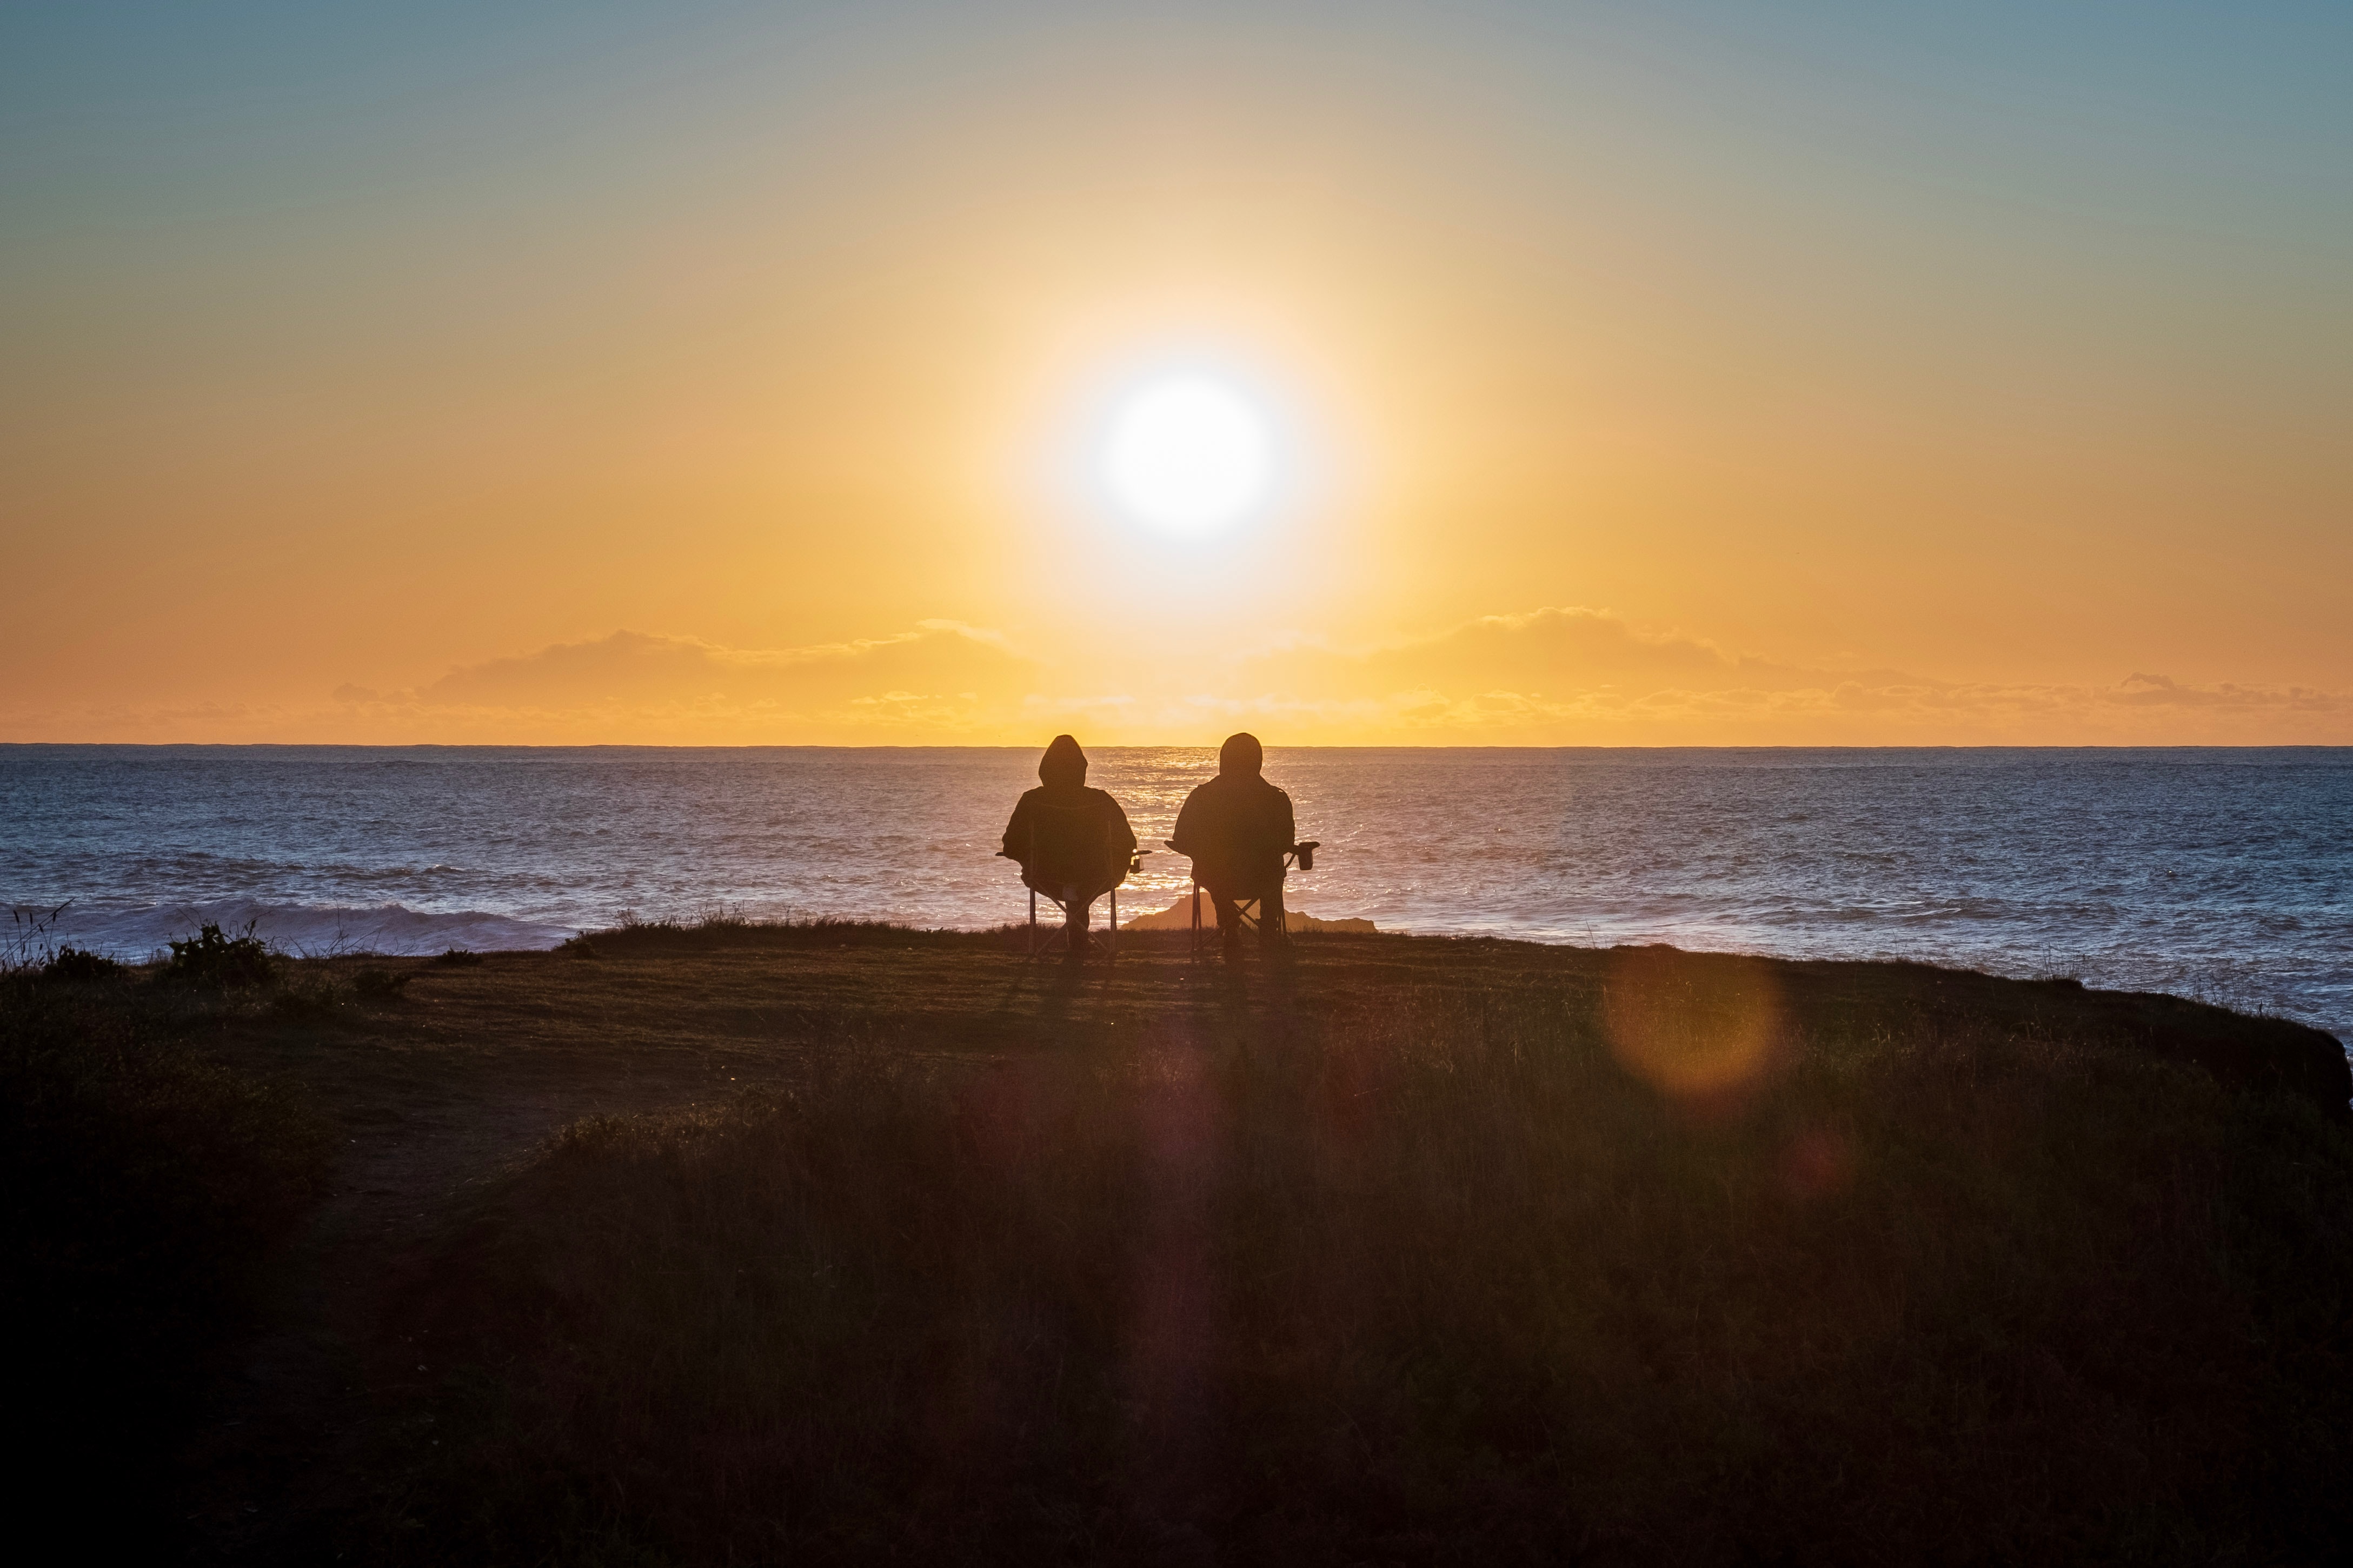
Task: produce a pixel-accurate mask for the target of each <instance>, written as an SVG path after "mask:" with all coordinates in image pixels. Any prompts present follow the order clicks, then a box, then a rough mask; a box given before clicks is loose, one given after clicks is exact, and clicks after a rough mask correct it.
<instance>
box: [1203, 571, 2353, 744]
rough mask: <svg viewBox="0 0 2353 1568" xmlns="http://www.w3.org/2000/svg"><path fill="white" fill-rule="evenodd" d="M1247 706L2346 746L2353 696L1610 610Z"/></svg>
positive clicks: (1789, 734) (1640, 725)
mask: <svg viewBox="0 0 2353 1568" xmlns="http://www.w3.org/2000/svg"><path fill="white" fill-rule="evenodd" d="M1242 674H1243V679H1244V681H1245V683H1246V684H1247V686H1248V687H1249V688H1250V689H1252V690H1254V691H1257V692H1259V693H1260V695H1259V696H1257V697H1255V698H1252V699H1245V700H1237V701H1234V702H1232V703H1231V704H1230V705H1229V708H1230V710H1231V711H1233V712H1234V713H1236V714H1237V715H1240V714H1243V713H1257V714H1261V715H1263V716H1265V717H1266V718H1268V719H1269V720H1280V721H1285V722H1288V723H1289V724H1290V725H1292V726H1293V729H1294V731H1306V732H1308V733H1312V734H1314V735H1316V736H1318V737H1319V738H1321V737H1324V736H1331V737H1337V736H1339V735H1343V734H1345V735H1346V736H1348V737H1349V738H1351V739H1357V740H1381V741H1388V742H1406V743H1419V744H1445V743H1449V742H1453V743H1472V744H1478V743H1493V744H1518V745H1563V744H1568V745H1576V744H1603V745H1619V744H1626V745H1645V744H1648V745H1722V744H1732V745H1777V744H1778V745H1883V744H1899V743H1921V744H1983V743H1995V744H2000V743H2010V744H2104V743H2105V744H2152V745H2162V744H2206V743H2211V744H2246V743H2299V742H2300V743H2340V742H2344V741H2345V740H2347V739H2348V737H2353V694H2348V693H2345V692H2338V691H2329V690H2324V689H2316V688H2311V687H2302V686H2295V687H2257V686H2243V685H2236V684H2223V685H2216V686H2201V685H2193V684H2185V683H2181V682H2177V681H2175V680H2173V679H2169V678H2168V677H2166V676H2162V675H2147V674H2134V675H2132V676H2129V677H2128V678H2126V679H2125V680H2123V681H2122V682H2120V683H2118V684H2117V685H2115V686H2111V687H2101V686H2075V685H2061V684H2026V683H2019V684H2000V683H1989V682H1966V681H1945V680H1937V679H1930V678H1926V677H1922V676H1916V675H1910V674H1906V673H1905V672H1902V671H1898V670H1890V669H1873V670H1828V669H1820V668H1806V667H1802V666H1797V665H1786V664H1778V663H1775V662H1773V661H1771V660H1767V659H1761V658H1755V657H1753V656H1746V655H1741V654H1737V653H1734V652H1732V651H1730V650H1727V649H1725V648H1724V647H1720V646H1718V645H1717V644H1715V643H1714V642H1711V641H1709V640H1707V639H1705V638H1702V637H1693V636H1690V635H1688V634H1686V633H1683V632H1676V631H1664V632H1653V631H1646V630H1643V629H1641V628H1638V627H1636V626H1632V625H1630V624H1629V623H1628V622H1626V621H1625V620H1623V619H1621V618H1620V617H1618V616H1613V615H1610V614H1609V613H1608V612H1607V611H1602V610H1593V609H1587V608H1582V607H1559V606H1554V607H1546V608H1543V609H1538V610H1535V611H1530V612H1527V613H1525V614H1520V615H1507V616H1480V617H1478V618H1477V619H1474V620H1471V621H1466V622H1463V623H1461V625H1459V626H1453V627H1450V628H1448V629H1446V630H1444V631H1441V632H1439V633H1436V634H1434V635H1431V636H1429V637H1415V638H1409V639H1401V640H1399V641H1397V642H1394V643H1389V644H1385V645H1381V646H1377V647H1364V648H1356V649H1344V648H1335V647H1329V646H1326V645H1323V644H1320V643H1314V642H1308V641H1299V642H1294V643H1292V644H1290V645H1286V646H1283V647H1274V648H1270V649H1266V650H1263V651H1261V653H1259V654H1257V655H1256V656H1254V657H1253V658H1251V659H1250V661H1249V663H1248V664H1247V665H1246V667H1245V668H1244V670H1243V672H1242Z"/></svg>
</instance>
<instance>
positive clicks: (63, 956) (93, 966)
mask: <svg viewBox="0 0 2353 1568" xmlns="http://www.w3.org/2000/svg"><path fill="white" fill-rule="evenodd" d="M41 973H42V974H43V975H44V976H45V977H47V978H48V979H50V980H65V981H71V982H75V983H77V984H102V983H105V982H109V981H116V980H121V979H123V978H125V977H126V976H128V975H129V974H130V973H131V971H130V970H129V969H128V968H126V967H125V966H123V965H122V964H120V963H116V962H115V961H114V960H112V959H111V958H109V957H107V956H106V955H105V954H104V953H100V952H86V951H84V950H83V949H81V948H79V947H61V948H59V949H58V955H57V956H56V957H55V958H52V959H50V960H49V962H48V964H47V967H45V968H44V969H43V970H42V971H41Z"/></svg>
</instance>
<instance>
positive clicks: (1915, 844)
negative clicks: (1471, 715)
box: [0, 745, 2353, 1039]
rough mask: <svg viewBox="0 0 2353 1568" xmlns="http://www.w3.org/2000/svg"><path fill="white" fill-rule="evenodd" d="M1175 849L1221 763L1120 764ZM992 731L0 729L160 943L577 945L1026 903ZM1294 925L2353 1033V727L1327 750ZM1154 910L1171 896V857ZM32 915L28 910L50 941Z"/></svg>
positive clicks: (79, 851)
mask: <svg viewBox="0 0 2353 1568" xmlns="http://www.w3.org/2000/svg"><path fill="white" fill-rule="evenodd" d="M1091 755H1092V762H1093V771H1092V775H1091V778H1090V781H1089V782H1091V783H1092V784H1097V785H1099V786H1101V787H1103V788H1106V789H1108V790H1110V791H1111V792H1112V793H1113V795H1116V796H1117V797H1118V798H1119V800H1120V801H1121V803H1122V804H1123V805H1124V806H1125V807H1126V809H1127V813H1128V816H1129V818H1130V820H1131V821H1132V822H1133V823H1134V826H1135V828H1136V831H1137V834H1138V836H1139V837H1142V839H1143V840H1144V841H1145V844H1146V845H1148V846H1153V847H1158V845H1159V843H1160V841H1161V839H1162V838H1163V837H1166V833H1167V831H1168V829H1169V826H1170V825H1171V823H1172V822H1173V821H1174V819H1175V817H1176V808H1177V806H1178V805H1180V804H1181V803H1182V802H1183V800H1184V797H1185V792H1186V791H1187V790H1188V789H1189V788H1191V787H1192V786H1193V785H1194V784H1197V783H1198V782H1199V781H1200V780H1202V779H1204V778H1206V777H1208V776H1209V774H1210V773H1213V772H1214V771H1215V768H1216V762H1215V757H1214V754H1213V753H1212V752H1209V751H1207V750H1194V749H1187V748H1130V749H1119V748H1106V749H1103V750H1101V751H1097V752H1092V753H1091ZM1036 760H1037V753H1036V752H1032V751H1027V750H1022V751H1013V750H998V749H991V748H939V749H904V750H902V749H875V750H858V749H839V750H837V749H826V748H800V747H785V748H744V749H714V750H702V749H694V750H672V749H665V748H633V747H566V748H526V747H513V748H509V747H438V746H417V747H341V746H322V747H309V746H251V747H245V746H152V747H151V746H50V745H8V746H0V897H5V900H6V901H7V903H8V904H9V905H10V906H11V908H12V909H15V910H20V911H31V910H38V911H41V912H43V913H44V914H45V913H46V912H47V910H51V909H54V908H55V907H57V906H58V905H64V906H66V908H65V910H64V912H63V913H62V914H61V915H59V916H58V919H57V921H56V922H55V925H54V928H53V931H52V932H51V937H52V939H53V940H63V941H67V942H74V943H76V944H79V945H81V946H86V947H91V948H96V949H99V950H102V951H106V952H112V953H115V954H118V955H122V956H128V957H143V956H145V955H147V954H149V953H152V952H155V951H156V950H157V949H158V948H160V947H161V946H162V944H163V943H164V942H166V941H168V940H169V939H171V938H173V937H176V936H182V935H185V934H186V933H187V932H188V931H191V930H193V929H194V928H195V926H197V925H198V924H200V923H202V922H205V921H215V922H217V923H219V924H221V925H224V926H229V927H237V928H242V927H244V926H245V925H246V924H247V923H248V922H253V923H254V924H255V925H256V926H257V928H258V929H259V931H260V932H261V934H263V935H264V936H266V937H268V938H269V940H270V941H271V942H274V943H276V944H277V945H278V946H280V948H282V949H284V950H285V951H288V952H351V951H373V952H387V953H397V952H439V951H441V950H443V949H445V948H448V947H451V946H461V947H470V948H475V949H478V950H483V949H497V948H538V947H548V946H552V945H554V943H556V942H560V941H562V940H563V939H564V938H565V937H566V936H569V935H570V934H572V933H573V932H574V931H578V930H581V929H583V928H586V927H594V926H600V925H609V924H611V923H613V922H614V921H617V920H619V919H620V918H621V917H622V915H623V913H624V911H635V912H636V913H637V914H638V915H639V916H641V917H645V918H657V917H662V916H680V915H684V916H692V915H695V914H699V913H702V912H705V911H712V910H725V911H729V912H735V913H741V914H744V915H747V916H752V917H776V916H799V917H808V916H818V915H831V916H852V917H859V918H870V919H887V920H892V921H903V922H907V923H910V924H913V925H919V926H954V927H982V926H989V925H994V924H997V923H1000V922H1002V921H1008V920H1016V919H1019V918H1021V917H1022V916H1023V914H1024V913H1025V911H1026V909H1027V904H1026V898H1025V894H1024V893H1023V890H1022V889H1021V887H1020V884H1019V882H1018V880H1017V879H1016V877H1015V875H1014V872H1013V868H1012V867H1011V865H1010V863H1009V862H1007V861H1005V860H1001V859H997V858H993V857H994V856H995V853H996V850H997V836H998V835H999V834H1000V833H1001V832H1002V831H1003V828H1004V824H1005V818H1006V816H1007V814H1008V812H1009V811H1010V810H1011V808H1012V805H1013V800H1014V797H1015V796H1016V795H1018V794H1019V792H1020V791H1021V790H1023V789H1024V788H1027V787H1028V786H1029V784H1032V783H1034V782H1035V777H1034V768H1035V765H1036ZM1267 774H1268V776H1269V777H1270V778H1271V779H1273V780H1274V781H1275V782H1276V783H1277V784H1282V786H1283V787H1284V788H1286V789H1288V790H1289V791H1290V792H1291V795H1292V798H1293V800H1294V801H1295V802H1296V803H1297V806H1298V816H1299V826H1300V832H1301V836H1302V837H1309V838H1316V839H1320V840H1321V841H1322V842H1323V845H1324V847H1323V849H1322V851H1321V852H1320V853H1319V855H1318V856H1317V859H1316V865H1315V869H1314V871H1313V872H1312V873H1308V874H1304V875H1300V876H1298V877H1296V879H1294V881H1293V885H1292V892H1291V903H1292V907H1293V908H1294V909H1300V910H1305V911H1306V912H1308V913H1310V914H1314V915H1319V916H1324V917H1326V918H1330V917H1344V916H1356V917H1362V918H1367V919H1370V920H1372V921H1376V922H1377V924H1378V925H1379V926H1380V927H1381V929H1383V930H1385V931H1438V932H1457V933H1465V932H1482V933H1492V934H1494V935H1499V936H1512V937H1523V938H1527V939H1530V940H1533V941H1537V942H1575V943H1579V944H1586V945H1596V944H1598V945H1604V946H1607V945H1610V944H1613V943H1619V942H1672V943H1673V944H1674V945H1676V946H1678V947H1683V948H1694V949H1715V950H1725V951H1738V952H1760V953H1773V954H1779V955H1785V956H1791V957H1810V958H1885V957H1900V958H1911V959H1921V960H1926V961H1928V962H1932V963H1947V964H1957V965H1962V966H1966V967H1969V968H1975V969H1984V970H1989V971H1992V972H1995V973H2004V974H2018V975H2049V974H2072V975H2075V976H2078V977H2080V978H2081V979H2083V980H2084V982H2085V983H2086V984H2094V985H2101V986H2118V987H2128V988H2133V989H2143V990H2160V991H2171V992H2174V993H2176V994H2182V995H2189V996H2197V997H2201V998H2205V999H2209V1000H2214V1001H2220V1002H2224V1003H2228V1004H2230V1005H2236V1006H2241V1007H2250V1008H2256V1009H2262V1010H2265V1011H2270V1012H2275V1013H2278V1014H2281V1015H2284V1016H2289V1017H2294V1018H2297V1019H2301V1020H2303V1021H2306V1022H2308V1023H2313V1024H2317V1025H2319V1026H2322V1027H2324V1028H2327V1029H2328V1030H2330V1031H2331V1032H2332V1033H2334V1034H2336V1035H2337V1037H2338V1038H2340V1039H2348V1038H2353V748H2282V749H2276V750H2269V749H2251V750H2208V749H2186V750H2106V749H2100V750H2081V751H2073V750H2059V751H2053V750H2030V749H2021V750H2001V749H1995V750H1975V749H1972V750H1942V749H1888V750H1802V749H1800V750H1790V749H1757V750H1736V749H1725V750H1719V749H1704V750H1701V749H1695V750H1657V751H1651V750H1640V751H1622V750H1598V749H1597V750H1580V749H1568V750H1508V749H1484V748H1460V749H1454V748H1447V749H1428V750H1415V749H1365V750H1356V749H1339V748H1334V749H1314V750H1295V751H1286V750H1282V749H1276V750H1273V751H1271V752H1270V753H1269V758H1268V763H1267ZM1145 866H1146V868H1147V869H1146V871H1145V874H1144V876H1143V877H1142V878H1141V879H1140V880H1139V881H1137V882H1134V883H1131V884H1130V886H1129V887H1128V888H1127V889H1123V895H1122V899H1121V910H1122V913H1123V915H1124V916H1125V915H1132V914H1135V913H1141V912H1143V911H1145V910H1151V909H1161V908H1166V907H1167V906H1169V905H1171V904H1172V903H1174V902H1176V900H1178V899H1179V898H1180V897H1181V896H1182V893H1183V890H1184V888H1185V886H1186V862H1185V861H1184V860H1183V859H1182V858H1179V857H1177V856H1176V855H1173V854H1170V853H1168V852H1167V851H1166V850H1165V849H1164V850H1161V851H1160V852H1159V853H1158V854H1156V855H1155V856H1153V857H1152V858H1149V859H1147V860H1146V861H1145ZM18 929H21V928H18Z"/></svg>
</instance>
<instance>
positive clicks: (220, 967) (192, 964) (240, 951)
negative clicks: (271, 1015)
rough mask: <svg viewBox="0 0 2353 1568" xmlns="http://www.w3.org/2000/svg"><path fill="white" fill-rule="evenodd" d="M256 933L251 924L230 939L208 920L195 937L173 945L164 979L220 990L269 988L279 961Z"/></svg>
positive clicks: (166, 964)
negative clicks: (263, 986) (253, 987)
mask: <svg viewBox="0 0 2353 1568" xmlns="http://www.w3.org/2000/svg"><path fill="white" fill-rule="evenodd" d="M253 932H254V926H253V924H252V923H251V922H248V924H247V926H246V928H245V931H244V932H243V934H241V935H238V936H229V935H227V934H226V933H225V932H223V931H222V930H221V928H220V927H219V926H217V925H214V924H212V923H211V922H209V921H207V922H206V924H205V925H204V926H203V927H202V928H200V929H199V930H198V931H197V932H196V934H195V935H194V936H192V937H188V938H185V940H182V941H176V942H173V943H172V956H171V957H170V958H168V959H166V960H165V961H164V968H163V972H162V974H161V976H160V978H162V979H163V980H164V981H165V982H167V983H169V984H174V985H202V986H207V987H210V988H213V989H216V990H228V989H233V988H238V987H246V986H254V985H267V984H269V983H270V982H271V981H272V980H273V979H275V978H276V977H277V971H278V966H277V960H276V958H275V957H274V956H273V955H272V954H271V952H270V951H269V943H268V942H263V941H262V940H261V939H260V938H259V937H258V936H256V935H254V934H253Z"/></svg>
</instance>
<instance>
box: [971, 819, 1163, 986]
mask: <svg viewBox="0 0 2353 1568" xmlns="http://www.w3.org/2000/svg"><path fill="white" fill-rule="evenodd" d="M1029 810H1030V813H1031V816H1030V818H1029V857H1028V858H1027V859H1026V860H1025V859H1022V858H1020V857H1018V856H1009V855H1007V854H1006V852H1005V851H1004V850H1002V849H1000V850H998V851H997V854H998V855H999V856H1001V857H1003V858H1007V859H1013V860H1019V861H1020V862H1021V864H1022V865H1023V867H1024V868H1025V870H1026V872H1027V874H1028V875H1031V876H1035V877H1036V878H1037V879H1038V880H1039V881H1041V882H1044V883H1045V884H1046V886H1047V889H1048V891H1047V892H1046V900H1047V902H1049V903H1050V904H1052V905H1054V907H1055V908H1056V909H1058V910H1060V911H1061V914H1062V921H1063V927H1062V930H1063V932H1064V933H1067V932H1068V931H1069V929H1070V925H1069V922H1070V919H1071V914H1072V912H1073V911H1074V910H1080V909H1083V908H1084V907H1085V906H1086V905H1088V904H1092V902H1094V900H1096V899H1098V898H1101V897H1102V896H1103V893H1101V892H1088V893H1086V895H1085V897H1084V898H1083V899H1082V898H1079V897H1076V896H1074V895H1073V892H1072V891H1071V890H1075V889H1090V888H1094V887H1097V886H1099V885H1100V883H1101V881H1102V879H1103V875H1104V873H1105V871H1106V870H1107V869H1109V870H1111V871H1113V879H1112V884H1111V886H1110V887H1109V888H1107V889H1103V891H1104V892H1108V893H1109V894H1110V895H1111V925H1110V926H1109V928H1108V929H1106V930H1104V931H1089V932H1088V933H1087V945H1088V947H1089V949H1090V951H1092V952H1100V953H1102V954H1103V955H1104V956H1105V957H1106V958H1110V957H1116V956H1117V955H1118V953H1119V884H1120V883H1122V882H1124V881H1125V880H1126V879H1128V878H1130V877H1133V876H1134V875H1135V874H1136V873H1137V872H1139V871H1141V870H1143V869H1144V857H1145V855H1148V854H1150V853H1151V851H1150V850H1148V849H1146V850H1140V851H1133V852H1130V853H1129V854H1128V856H1127V863H1126V865H1125V866H1124V867H1123V866H1120V865H1118V851H1116V850H1115V849H1113V847H1112V845H1111V843H1110V842H1109V837H1108V831H1107V828H1106V826H1105V824H1104V822H1103V819H1102V818H1101V817H1099V816H1095V815H1094V814H1093V813H1092V812H1091V811H1089V810H1087V809H1086V808H1084V807H1082V806H1075V805H1032V806H1031V807H1030V808H1029ZM1052 889H1065V890H1064V891H1059V892H1058V891H1054V890H1052ZM1038 894H1039V889H1037V888H1036V887H1034V886H1033V887H1031V888H1030V889H1029V948H1028V951H1027V952H1025V953H1024V954H1023V957H1024V959H1025V960H1027V959H1031V958H1035V957H1037V956H1038V955H1039V953H1040V952H1056V951H1058V948H1057V942H1060V947H1059V951H1060V952H1069V951H1070V941H1069V937H1068V935H1067V934H1063V935H1060V936H1059V937H1058V936H1057V935H1055V934H1053V933H1045V934H1041V933H1040V932H1039V929H1038Z"/></svg>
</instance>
